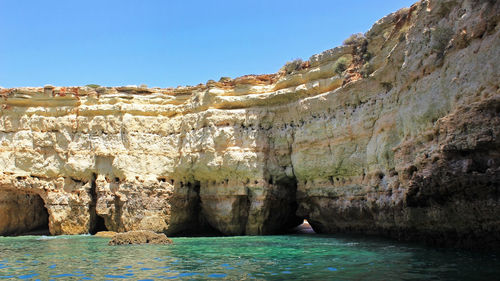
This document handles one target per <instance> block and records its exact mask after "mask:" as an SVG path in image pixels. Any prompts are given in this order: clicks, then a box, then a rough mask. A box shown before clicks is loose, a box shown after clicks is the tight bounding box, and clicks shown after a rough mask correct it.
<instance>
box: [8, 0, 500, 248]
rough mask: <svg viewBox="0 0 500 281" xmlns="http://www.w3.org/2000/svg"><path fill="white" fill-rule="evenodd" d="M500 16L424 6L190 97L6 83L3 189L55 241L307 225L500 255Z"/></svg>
mask: <svg viewBox="0 0 500 281" xmlns="http://www.w3.org/2000/svg"><path fill="white" fill-rule="evenodd" d="M499 15H500V4H499V2H498V1H472V0H471V1H468V0H463V1H436V0H433V1H432V0H429V1H421V2H418V3H416V4H414V5H413V6H411V7H410V8H406V9H402V10H399V11H397V12H395V13H393V14H390V15H388V16H386V17H384V18H382V19H381V20H379V21H378V22H377V23H375V25H374V26H373V27H372V28H371V29H370V30H369V31H368V32H367V33H366V34H364V35H363V36H361V35H360V36H353V37H352V38H350V39H349V40H346V44H344V45H343V46H341V47H337V48H334V49H331V50H327V51H325V52H323V53H321V54H318V55H314V56H312V57H311V58H310V59H309V60H308V61H305V62H293V63H290V64H287V65H286V66H285V67H284V68H283V69H282V70H281V71H280V72H278V73H277V74H271V75H249V76H243V77H240V78H236V79H221V80H220V81H219V82H215V81H209V82H207V84H200V85H198V86H194V87H178V88H176V89H170V88H169V89H159V88H152V89H150V88H138V87H107V88H106V87H97V88H91V87H73V88H68V87H49V86H47V87H45V88H16V89H4V90H2V92H1V93H2V98H1V99H0V106H1V108H2V110H1V113H0V173H1V174H0V190H2V191H5V192H7V191H8V192H9V194H13V192H14V193H16V192H17V193H18V194H36V195H38V196H40V198H41V199H43V202H44V205H45V207H46V209H47V211H48V215H49V219H48V220H49V222H48V226H49V229H50V232H51V233H52V234H77V233H88V232H91V233H92V232H95V231H100V230H111V231H119V232H123V231H130V230H139V229H146V230H152V231H155V232H165V233H167V234H168V235H175V234H176V233H188V234H189V233H196V232H204V231H217V232H219V233H221V234H226V235H242V234H272V233H279V232H282V231H284V230H285V229H287V228H290V227H294V226H296V225H298V224H300V223H301V222H302V220H303V219H304V218H307V219H308V221H309V222H310V224H311V226H312V227H313V228H314V230H315V231H316V232H319V233H335V232H339V231H340V232H360V233H371V234H384V235H389V236H392V237H398V238H401V239H419V240H426V241H429V242H432V243H439V244H443V243H447V244H451V245H459V246H464V245H465V246H467V245H475V246H477V245H478V244H481V243H483V244H484V245H488V246H492V245H495V246H498V245H499V244H500V216H499V215H500V205H499V200H500V199H499V188H500V149H499V148H500V141H499V138H500V90H499V78H500V77H499V73H500V67H499V62H500V61H499V57H500V47H499V46H500V26H499V24H498V23H499V21H500V16H499ZM0 196H2V195H0ZM9 196H18V195H9ZM0 198H2V200H3V201H2V202H5V201H9V200H10V201H9V202H11V201H13V200H14V199H3V198H10V197H5V196H2V197H0ZM2 204H6V203H2ZM23 204H25V203H22V202H21V201H19V205H20V206H21V205H23ZM7 205H9V207H8V208H11V209H12V207H11V206H12V204H11V203H7ZM2 206H4V205H0V209H1V208H3V210H4V211H2V210H0V214H1V215H2V220H3V218H5V217H9V216H10V214H11V213H12V212H13V211H5V210H7V209H6V208H7V207H2ZM11 209H8V210H11ZM21 210H22V209H21ZM21 210H20V211H21ZM9 220H12V219H10V218H9ZM101 221H103V222H104V223H102V222H101ZM102 224H103V225H102ZM19 228H23V226H20V227H19ZM24 228H26V227H24ZM6 229H7V228H0V232H1V233H2V234H8V233H10V231H11V230H6ZM18 230H19V231H20V230H21V229H18Z"/></svg>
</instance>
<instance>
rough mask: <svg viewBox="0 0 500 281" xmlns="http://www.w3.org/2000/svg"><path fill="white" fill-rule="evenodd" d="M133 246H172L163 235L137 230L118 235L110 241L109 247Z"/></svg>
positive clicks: (170, 241)
mask: <svg viewBox="0 0 500 281" xmlns="http://www.w3.org/2000/svg"><path fill="white" fill-rule="evenodd" d="M132 244H161V245H167V244H172V240H170V239H168V238H167V236H166V235H165V234H163V233H155V232H153V231H149V230H135V231H129V232H125V233H116V234H115V235H114V236H113V238H112V239H111V240H110V241H109V243H108V245H110V246H115V245H132Z"/></svg>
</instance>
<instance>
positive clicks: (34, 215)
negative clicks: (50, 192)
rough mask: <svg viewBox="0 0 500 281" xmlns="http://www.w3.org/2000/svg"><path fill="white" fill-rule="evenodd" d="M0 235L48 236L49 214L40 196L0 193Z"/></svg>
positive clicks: (21, 192)
mask: <svg viewBox="0 0 500 281" xmlns="http://www.w3.org/2000/svg"><path fill="white" fill-rule="evenodd" d="M0 235H50V231H49V212H48V211H47V208H45V202H44V201H43V199H42V198H41V197H40V195H38V194H34V193H28V192H23V191H18V190H3V191H0Z"/></svg>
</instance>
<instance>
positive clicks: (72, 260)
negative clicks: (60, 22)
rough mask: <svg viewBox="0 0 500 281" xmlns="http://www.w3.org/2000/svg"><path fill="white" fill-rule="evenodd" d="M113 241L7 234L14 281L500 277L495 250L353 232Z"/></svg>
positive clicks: (2, 252)
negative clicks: (448, 246) (139, 242)
mask: <svg viewBox="0 0 500 281" xmlns="http://www.w3.org/2000/svg"><path fill="white" fill-rule="evenodd" d="M172 240H173V241H174V244H173V245H125V246H124V245H122V246H108V245H107V243H108V241H109V238H99V237H94V236H85V235H83V236H82V235H79V236H22V237H0V279H7V280H19V279H21V280H123V279H128V280H163V279H180V280H499V279H500V259H499V257H498V255H496V254H494V253H491V252H490V253H487V252H470V251H464V250H453V249H436V248H430V247H424V246H422V245H417V244H407V243H399V242H395V241H392V240H386V239H377V238H366V237H364V238H362V237H357V238H356V237H351V236H324V235H280V236H237V237H206V238H199V237H196V238H173V239H172Z"/></svg>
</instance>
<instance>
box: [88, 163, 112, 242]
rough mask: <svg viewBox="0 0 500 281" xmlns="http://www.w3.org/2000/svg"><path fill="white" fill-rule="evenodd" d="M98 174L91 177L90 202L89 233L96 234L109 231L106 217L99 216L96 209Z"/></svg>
mask: <svg viewBox="0 0 500 281" xmlns="http://www.w3.org/2000/svg"><path fill="white" fill-rule="evenodd" d="M96 179H97V175H96V174H95V173H93V174H92V176H91V178H90V189H89V195H90V203H89V213H90V226H89V233H90V234H92V235H94V234H96V233H97V232H99V231H108V228H107V227H106V224H105V222H104V218H103V217H101V216H99V215H98V214H97V211H96V205H97V185H96Z"/></svg>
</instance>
